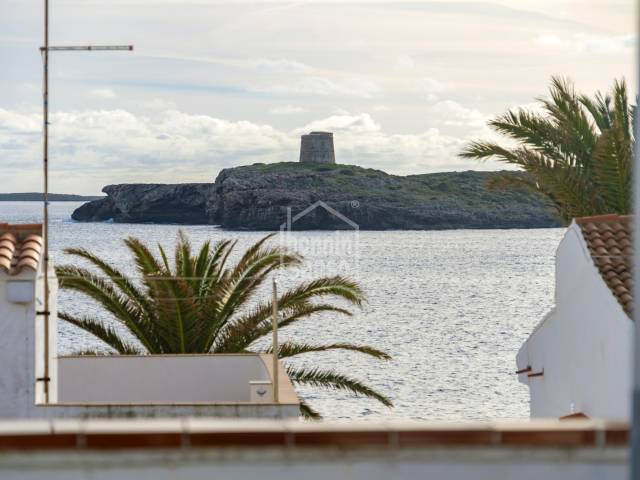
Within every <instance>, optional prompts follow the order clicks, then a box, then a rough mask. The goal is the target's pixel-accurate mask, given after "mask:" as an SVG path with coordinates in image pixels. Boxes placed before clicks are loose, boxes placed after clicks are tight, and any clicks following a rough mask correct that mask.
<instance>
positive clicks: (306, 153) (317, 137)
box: [300, 132, 336, 163]
mask: <svg viewBox="0 0 640 480" xmlns="http://www.w3.org/2000/svg"><path fill="white" fill-rule="evenodd" d="M300 162H302V163H336V154H335V151H334V149H333V133H330V132H311V133H309V134H308V135H302V139H301V140H300Z"/></svg>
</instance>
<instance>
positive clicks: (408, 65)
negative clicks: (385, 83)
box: [393, 55, 416, 73]
mask: <svg viewBox="0 0 640 480" xmlns="http://www.w3.org/2000/svg"><path fill="white" fill-rule="evenodd" d="M415 68H416V62H415V60H414V59H413V58H412V57H410V56H409V55H400V56H399V57H398V58H396V63H395V64H394V65H393V71H394V72H398V73H408V72H411V71H413V70H415Z"/></svg>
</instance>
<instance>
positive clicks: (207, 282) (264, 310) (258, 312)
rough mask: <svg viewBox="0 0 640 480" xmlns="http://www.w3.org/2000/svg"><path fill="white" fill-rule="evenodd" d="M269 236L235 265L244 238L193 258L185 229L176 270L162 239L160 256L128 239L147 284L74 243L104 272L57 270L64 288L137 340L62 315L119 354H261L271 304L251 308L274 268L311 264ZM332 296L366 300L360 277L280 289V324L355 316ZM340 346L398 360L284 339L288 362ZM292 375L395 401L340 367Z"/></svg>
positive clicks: (74, 251) (308, 413)
mask: <svg viewBox="0 0 640 480" xmlns="http://www.w3.org/2000/svg"><path fill="white" fill-rule="evenodd" d="M271 236H272V235H268V236H266V237H264V238H262V239H261V240H259V241H258V242H257V243H255V244H254V245H253V246H251V247H250V248H249V249H248V250H246V251H245V252H244V254H243V255H242V257H241V258H240V260H239V261H238V262H237V263H236V264H235V265H233V266H228V263H229V262H228V259H229V255H230V254H231V252H232V251H233V249H234V247H235V245H236V242H232V241H230V240H222V241H219V242H217V243H215V244H211V243H210V242H205V243H204V245H202V247H201V248H200V250H199V251H198V252H197V254H196V255H193V254H192V251H191V245H190V243H189V240H188V239H187V237H186V236H185V235H184V234H183V233H182V232H180V234H179V238H178V241H177V244H176V248H175V255H174V257H175V260H174V266H173V269H172V267H171V265H170V262H169V259H168V256H167V254H166V252H165V250H164V249H163V248H162V246H161V245H158V248H159V251H160V258H156V256H154V255H153V253H152V252H151V250H150V249H149V248H148V247H147V246H146V245H145V244H144V243H142V242H141V241H140V240H138V239H136V238H133V237H129V238H127V239H126V240H125V241H124V243H125V245H126V246H127V247H128V249H129V250H130V251H131V253H132V255H133V258H134V260H135V266H136V269H137V271H138V273H139V276H140V278H141V281H140V282H139V283H136V282H134V281H133V280H131V279H129V278H127V276H126V275H124V274H123V273H122V272H121V271H119V270H118V269H117V268H116V267H114V266H112V265H110V264H109V263H107V262H105V261H104V260H102V259H101V258H99V257H98V256H96V255H94V254H92V253H91V252H89V251H87V250H85V249H82V248H69V249H66V250H65V252H66V253H68V254H70V255H74V256H76V257H79V258H81V259H84V260H85V261H88V262H89V263H90V264H91V265H92V266H93V267H94V268H95V269H97V270H98V271H99V273H94V271H91V270H88V269H85V268H80V267H77V266H73V265H63V266H59V267H56V273H57V275H58V278H59V281H60V287H61V288H64V289H68V290H73V291H76V292H79V293H81V294H84V295H86V296H88V297H89V298H91V299H93V300H94V301H96V302H98V304H100V306H101V307H102V308H104V309H105V310H106V311H108V312H109V313H110V314H111V315H112V316H113V317H114V318H115V319H116V320H117V321H118V322H119V323H120V324H121V325H122V326H124V327H125V328H126V329H127V330H128V331H129V332H130V333H131V335H132V336H133V338H134V339H135V343H131V342H130V341H127V340H125V339H123V338H122V337H121V336H120V335H118V333H117V332H116V330H114V329H113V328H111V327H109V326H107V325H105V324H103V323H102V322H101V321H100V320H98V319H97V318H95V317H90V316H82V317H79V316H75V315H72V314H70V313H67V312H60V313H59V318H61V319H62V320H65V321H67V322H69V323H71V324H72V325H75V326H76V327H79V328H81V329H82V330H85V331H87V332H89V333H91V334H92V335H94V336H95V337H97V338H98V339H100V340H102V341H103V342H104V343H106V344H107V345H108V346H109V347H111V348H112V349H113V350H115V351H116V352H118V353H120V354H135V355H137V354H144V353H149V354H176V353H239V352H249V351H255V350H256V349H255V348H254V344H255V342H256V341H257V340H259V339H260V338H262V337H264V336H266V335H268V334H270V333H271V329H272V327H271V313H272V302H271V301H263V302H258V303H257V304H255V305H253V306H250V305H249V304H250V302H252V301H253V300H254V299H255V297H256V293H257V292H258V289H259V288H260V287H261V285H263V284H264V283H265V281H266V280H267V279H268V278H269V276H270V275H271V274H272V273H273V272H274V271H275V270H277V269H285V268H289V267H292V266H295V265H299V264H300V263H301V262H302V260H303V259H302V257H301V256H300V255H296V254H293V253H290V252H288V251H287V250H286V249H284V248H279V247H269V246H268V245H267V240H268V239H269V238H270V237H271ZM332 298H333V299H339V300H342V301H343V303H347V304H350V305H353V306H357V307H359V306H361V305H362V302H363V301H364V299H365V297H364V294H363V292H362V290H361V288H360V287H359V286H358V284H357V283H355V282H354V281H352V280H349V279H347V278H344V277H341V276H334V277H326V278H319V279H317V280H312V281H308V282H304V283H301V284H299V285H297V286H296V287H294V288H292V289H290V290H288V291H285V292H284V293H282V294H281V295H279V297H278V299H277V305H278V310H279V320H278V325H279V327H280V328H284V327H287V326H289V325H292V324H293V323H295V322H297V321H298V320H300V319H302V318H306V317H309V316H310V315H312V314H315V313H321V312H332V313H334V314H340V315H351V311H350V310H348V309H346V308H343V307H340V306H337V305H334V304H333V303H331V302H330V301H329V300H330V299H332ZM254 303H255V302H254ZM336 349H339V350H350V351H354V352H359V353H362V354H365V355H369V356H372V357H375V358H379V359H385V360H386V359H389V358H390V357H389V355H387V354H386V353H384V352H382V351H380V350H377V349H375V348H373V347H369V346H361V345H353V344H351V343H331V344H327V345H315V344H309V343H298V342H292V341H289V342H286V343H283V344H282V345H280V347H279V352H278V356H279V358H288V357H292V356H294V355H300V354H304V353H309V352H319V351H325V350H336ZM265 352H268V353H270V350H265ZM287 371H288V374H289V377H290V378H291V380H292V381H293V382H294V384H297V385H311V386H317V387H322V388H329V389H335V390H345V391H349V392H351V393H354V394H356V395H364V396H366V397H370V398H373V399H375V400H377V401H379V402H381V403H382V404H383V405H386V406H389V407H390V406H392V403H391V401H390V400H389V399H388V398H387V397H386V396H384V395H383V394H381V393H379V392H377V391H376V390H375V389H373V388H371V387H369V386H367V385H365V384H364V383H362V382H360V381H358V380H356V379H353V378H350V377H348V376H346V375H343V374H340V373H338V372H335V371H332V370H321V369H318V368H310V369H309V368H294V367H292V366H288V367H287ZM301 413H302V414H303V415H304V416H305V417H311V418H319V417H320V415H319V414H318V412H316V411H314V410H313V409H312V408H311V407H310V406H309V405H307V404H306V403H304V402H302V403H301Z"/></svg>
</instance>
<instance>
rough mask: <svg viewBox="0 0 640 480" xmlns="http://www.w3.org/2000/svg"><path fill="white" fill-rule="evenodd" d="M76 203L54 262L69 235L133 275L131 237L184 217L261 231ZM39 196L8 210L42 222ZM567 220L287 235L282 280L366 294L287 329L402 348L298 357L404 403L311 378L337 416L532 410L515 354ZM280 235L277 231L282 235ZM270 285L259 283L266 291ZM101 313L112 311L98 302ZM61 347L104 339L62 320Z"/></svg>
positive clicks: (94, 344)
mask: <svg viewBox="0 0 640 480" xmlns="http://www.w3.org/2000/svg"><path fill="white" fill-rule="evenodd" d="M78 205H79V204H76V203H53V204H52V206H51V214H52V219H51V246H52V253H53V259H54V262H56V263H57V264H61V263H69V262H74V261H75V259H73V258H71V257H69V256H67V255H65V254H64V253H63V252H62V250H63V249H64V248H65V247H71V246H82V247H85V248H88V249H90V250H92V251H93V252H95V253H97V254H98V255H100V256H102V257H103V258H105V259H107V260H109V261H110V262H112V263H114V264H116V265H118V266H119V267H120V268H121V269H123V270H124V271H126V272H127V273H128V274H132V275H135V270H134V269H133V267H132V264H131V260H130V257H129V254H128V252H127V251H126V249H125V248H124V247H123V245H122V239H123V238H125V237H127V236H130V235H132V236H136V237H139V238H141V239H143V240H144V241H146V242H148V243H149V244H150V245H155V244H157V243H158V242H160V243H162V244H163V245H166V246H167V248H168V249H169V250H172V245H173V241H174V239H175V237H176V235H177V232H178V230H179V229H182V230H184V231H185V232H186V233H187V234H188V235H189V237H190V238H191V240H192V243H193V244H194V246H195V247H197V246H198V245H200V244H201V243H202V242H203V241H205V240H207V239H211V240H214V241H215V240H217V239H221V238H229V237H231V238H234V239H238V241H239V243H238V247H239V250H242V247H246V246H248V245H250V244H251V243H252V242H254V241H256V240H257V239H259V238H261V237H262V236H263V235H264V232H228V231H223V230H220V229H218V228H216V227H212V226H182V227H178V226H173V225H132V224H112V223H76V222H73V221H72V220H71V219H70V213H71V212H72V211H73V209H74V208H76V207H77V206H78ZM41 218H42V217H41V206H40V204H38V203H30V202H24V203H20V202H15V203H14V202H0V220H1V221H4V222H39V221H41ZM562 233H563V230H562V229H540V230H493V231H486V230H483V231H481V230H452V231H438V232H414V231H393V232H359V233H355V232H342V233H341V234H335V233H333V232H296V233H292V234H290V235H289V236H287V237H286V240H285V241H286V242H287V245H288V246H290V247H292V248H295V249H296V250H298V251H299V252H300V253H302V254H303V255H304V256H305V258H307V260H308V261H307V267H306V268H301V269H298V270H296V271H294V272H291V273H290V274H287V275H280V276H279V282H280V283H281V285H282V288H286V287H287V286H289V285H292V284H294V283H296V282H297V281H299V280H301V279H305V278H311V277H312V276H317V275H320V274H332V273H341V274H343V273H348V274H350V275H351V276H353V277H355V278H356V279H357V280H358V281H359V282H360V283H361V284H362V286H363V288H364V290H365V291H366V293H367V295H368V302H367V304H366V305H365V307H364V308H363V309H362V310H361V311H358V312H357V313H356V315H354V316H353V317H351V318H345V317H338V316H336V315H321V316H317V317H315V318H311V319H308V320H305V321H302V322H300V323H298V324H297V325H295V326H293V327H291V328H288V329H286V330H284V331H282V333H281V337H282V338H284V339H285V340H286V339H295V340H298V341H305V342H308V343H321V342H322V343H326V342H336V341H339V342H343V341H349V342H353V343H363V344H370V345H373V346H375V347H378V348H380V349H383V350H385V351H387V352H389V353H390V354H391V355H393V360H391V361H388V362H380V361H377V360H371V359H369V358H366V357H363V356H361V355H357V354H351V353H345V352H340V351H335V352H327V353H322V354H320V353H318V354H308V355H306V356H303V357H299V358H297V359H296V360H295V363H296V364H297V365H304V366H317V367H320V368H328V369H336V370H340V371H341V372H343V373H346V374H348V375H351V376H353V377H357V378H359V379H361V380H363V381H365V382H367V383H368V384H370V385H372V386H375V387H376V388H377V389H379V390H381V391H382V392H384V393H385V394H387V395H388V396H390V397H392V398H393V401H394V403H395V408H393V409H387V408H386V407H382V406H380V405H379V404H377V403H376V402H373V401H369V400H365V399H362V398H354V397H353V396H351V395H347V394H344V393H342V392H327V391H319V390H316V389H310V388H309V389H303V390H301V393H302V395H303V396H304V397H305V398H306V399H307V400H308V401H309V402H310V403H311V404H312V405H313V406H314V407H316V408H317V409H318V410H319V411H320V412H321V413H322V414H323V415H324V416H325V417H326V418H329V419H334V420H335V419H379V418H412V419H426V420H490V419H506V418H510V419H512V418H526V417H527V416H528V411H529V405H528V391H527V388H526V387H525V386H523V385H521V384H519V383H518V382H517V379H516V376H515V375H514V374H513V372H514V370H515V354H516V352H517V350H518V348H519V347H520V345H521V344H522V342H523V341H524V340H525V339H526V338H527V336H528V334H529V333H530V332H531V330H532V328H533V326H534V325H535V323H536V322H537V321H538V320H539V319H540V317H541V316H542V315H543V314H544V313H545V312H546V311H547V310H548V309H549V308H550V307H551V305H552V299H553V285H554V277H553V274H554V254H555V249H556V247H557V245H558V242H559V240H560V238H561V236H562ZM274 241H276V242H277V241H280V240H274ZM268 293H269V292H267V291H264V292H262V294H263V295H268ZM59 304H60V305H59V308H60V309H64V310H70V311H75V312H82V313H98V312H99V311H98V310H97V309H96V307H95V305H93V304H92V303H91V302H89V301H87V300H85V299H83V298H80V297H78V296H77V295H73V294H69V293H66V292H62V293H61V295H60V297H59ZM100 315H101V318H107V317H106V315H104V314H102V313H101V314H100ZM59 342H60V344H59V350H60V351H61V352H62V353H71V352H75V351H79V350H85V349H96V348H100V344H99V342H98V341H97V340H95V339H94V338H92V337H90V336H88V335H86V334H83V333H82V332H79V331H77V330H76V329H74V328H73V327H70V326H68V325H66V324H64V323H63V322H61V324H60V326H59Z"/></svg>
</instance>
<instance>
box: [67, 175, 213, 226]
mask: <svg viewBox="0 0 640 480" xmlns="http://www.w3.org/2000/svg"><path fill="white" fill-rule="evenodd" d="M211 187H212V185H211V184H209V183H183V184H177V185H161V184H123V185H108V186H106V187H104V188H103V189H102V191H103V192H104V193H106V194H107V196H106V197H105V198H101V199H100V200H94V201H92V202H88V203H85V204H84V205H82V206H81V207H80V208H78V209H76V210H75V211H74V212H73V214H72V215H71V218H73V219H74V220H78V221H81V222H99V221H105V220H113V221H115V222H122V223H183V224H198V223H207V219H208V215H207V211H206V205H207V199H208V197H209V195H210V191H211Z"/></svg>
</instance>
